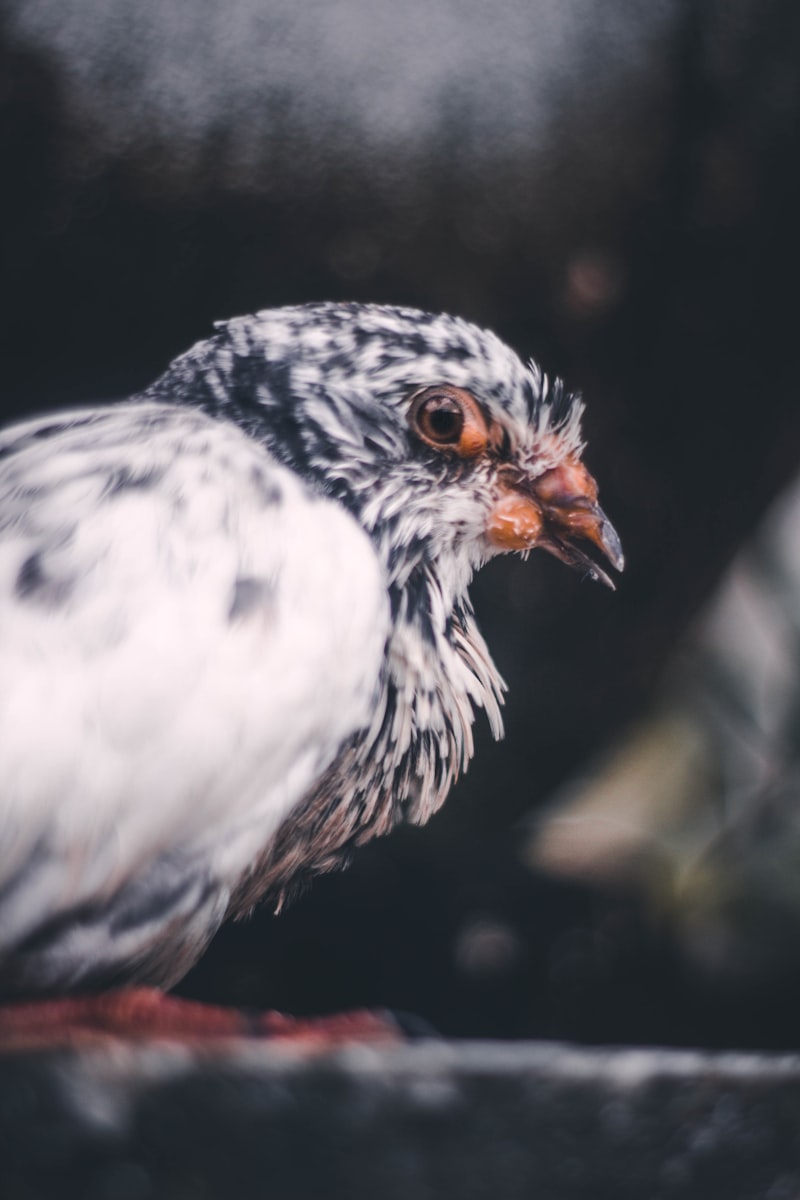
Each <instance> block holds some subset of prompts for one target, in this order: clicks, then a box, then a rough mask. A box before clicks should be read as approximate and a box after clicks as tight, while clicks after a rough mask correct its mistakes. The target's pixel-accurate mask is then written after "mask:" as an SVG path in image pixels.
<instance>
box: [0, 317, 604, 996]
mask: <svg viewBox="0 0 800 1200" xmlns="http://www.w3.org/2000/svg"><path fill="white" fill-rule="evenodd" d="M581 412H582V402H581V400H580V398H579V397H578V396H577V395H575V394H570V393H569V392H568V391H567V390H566V389H565V388H564V386H563V385H562V383H561V382H560V381H556V382H553V383H550V382H549V381H548V379H547V377H546V376H545V375H544V374H543V373H542V371H541V370H540V369H539V367H538V366H537V365H536V364H535V363H533V362H531V363H529V364H525V363H523V362H522V361H521V360H520V359H519V358H518V357H517V355H516V354H515V353H514V352H513V351H512V350H510V349H509V348H508V347H507V346H506V345H505V344H504V343H503V342H501V341H500V340H499V339H498V338H497V337H496V336H495V335H494V334H492V333H490V332H487V331H485V330H482V329H480V328H477V327H476V326H474V325H472V324H470V323H468V322H466V321H464V320H462V319H459V318H455V317H451V316H448V315H435V314H429V313H424V312H420V311H417V310H415V309H411V308H403V307H388V306H378V305H357V304H340V303H317V304H305V305H299V306H293V307H284V308H277V309H272V310H265V311H262V312H259V313H257V314H255V315H250V316H244V317H238V318H234V319H232V320H228V321H225V322H220V323H218V324H217V325H216V326H215V327H214V332H213V335H212V336H211V337H210V338H208V339H207V340H205V341H201V342H199V343H198V344H197V345H195V346H194V347H193V348H192V349H190V350H188V351H187V352H186V353H184V354H183V355H181V356H180V357H178V358H177V359H175V360H174V361H173V362H172V363H171V364H170V365H169V366H168V368H167V369H166V371H165V373H164V374H163V375H162V376H161V377H160V378H159V379H158V380H157V381H156V382H155V383H154V384H153V385H152V386H150V387H149V388H147V389H146V390H144V391H143V392H141V393H139V394H137V395H135V396H133V397H131V398H129V399H126V400H124V401H119V402H116V403H113V404H109V405H97V406H92V407H85V408H79V409H74V410H69V411H62V412H59V413H56V414H55V415H52V414H51V415H47V416H40V417H35V418H33V419H29V420H27V421H24V422H22V423H18V424H16V425H12V426H11V427H10V428H7V429H6V430H5V431H4V432H2V433H1V434H0V663H2V688H0V771H1V774H0V780H1V783H0V789H1V790H0V846H1V847H2V855H1V856H0V994H1V995H2V996H3V998H4V999H8V998H9V997H10V998H12V999H16V998H25V999H26V1000H27V999H28V998H36V997H46V996H56V997H58V996H70V995H73V994H76V993H77V994H80V993H98V992H103V991H104V990H106V989H113V988H118V987H124V986H136V985H146V986H148V987H155V988H158V989H169V988H170V987H172V986H173V985H174V984H175V983H176V982H177V981H178V980H180V979H181V977H182V976H183V975H185V973H186V972H187V971H188V970H189V968H190V967H191V966H192V965H193V964H194V963H195V962H196V961H197V959H198V958H199V957H200V956H201V955H202V953H203V951H204V949H205V948H206V946H207V945H208V942H209V941H210V939H211V938H212V936H213V935H214V934H215V932H216V931H217V930H218V928H219V927H220V925H221V924H222V923H223V922H224V921H225V920H227V919H229V918H236V917H241V916H243V915H245V914H247V913H249V912H250V911H251V910H252V908H253V906H254V905H255V904H256V903H257V902H258V901H260V900H262V899H263V898H271V900H272V902H273V903H274V905H275V907H276V908H278V909H279V908H280V907H281V906H282V904H283V903H284V902H285V900H286V899H287V897H289V896H291V895H292V893H293V892H294V891H295V890H296V889H297V888H298V887H300V886H302V885H303V884H304V882H305V881H307V880H308V879H310V878H311V877H313V876H314V875H316V874H319V873H320V872H325V871H329V870H331V869H333V868H334V867H338V866H341V865H344V864H345V863H346V862H347V860H348V859H349V857H350V856H351V855H352V853H353V851H354V850H355V848H356V847H358V846H360V845H362V844H363V843H365V842H367V841H369V840H370V839H371V838H374V837H376V836H379V835H382V834H385V833H387V832H388V831H389V830H390V829H392V827H393V826H395V825H396V824H397V823H398V822H400V821H410V822H414V823H423V822H425V821H427V819H428V818H429V817H430V816H431V814H432V813H434V812H435V811H436V810H437V809H438V808H439V806H440V805H441V804H442V802H443V801H444V799H445V796H446V795H447V793H448V791H449V789H450V787H451V785H452V784H453V782H454V781H455V780H456V778H457V777H458V776H459V774H460V773H461V772H462V771H463V770H464V769H465V768H466V766H467V763H468V762H469V759H470V757H471V755H472V752H473V737H472V724H473V720H474V717H475V713H476V710H479V709H483V710H484V712H485V714H486V716H487V717H488V721H489V724H490V726H491V729H492V732H493V734H494V735H495V736H496V737H499V736H501V733H502V721H501V713H500V706H501V702H502V699H503V692H504V684H503V682H502V680H501V678H500V675H499V673H498V671H497V669H496V668H495V666H494V664H493V662H492V659H491V657H490V655H489V651H488V649H487V647H486V644H485V642H484V641H483V639H482V637H481V635H480V633H479V631H478V628H477V626H476V622H475V617H474V614H473V609H472V607H471V604H470V600H469V595H468V587H469V583H470V580H471V577H472V574H473V572H474V571H475V570H476V569H477V568H479V567H480V566H481V565H482V564H483V563H485V562H486V561H487V560H488V559H490V558H491V557H492V556H494V555H496V554H498V553H503V552H521V553H522V554H527V552H528V551H529V550H531V549H533V548H534V547H539V548H541V549H544V550H545V551H547V552H549V553H551V554H553V555H555V556H556V557H557V558H559V559H561V560H562V561H564V562H565V563H567V564H569V565H570V566H572V567H575V568H577V569H578V570H580V571H581V572H582V573H583V574H584V575H586V576H589V577H591V578H593V579H595V580H600V581H602V582H606V583H609V584H611V579H610V578H609V576H608V575H607V574H606V572H605V571H604V569H603V567H602V566H601V565H600V564H599V563H598V561H597V558H598V557H602V558H604V559H605V560H607V562H608V563H610V564H611V567H613V568H614V569H616V570H621V569H622V567H623V555H622V550H621V546H620V541H619V538H618V536H617V534H616V532H615V531H614V528H613V526H612V525H611V523H610V522H609V520H608V519H607V518H606V516H605V514H604V513H603V511H602V509H601V508H600V507H599V505H598V501H597V487H596V484H595V482H594V480H593V478H592V476H591V475H590V474H589V472H588V471H587V469H586V467H585V466H584V465H583V464H582V462H581V455H582V452H583V448H584V447H583V441H582V437H581V424H580V423H581ZM595 551H599V554H597V553H595ZM593 555H594V556H593Z"/></svg>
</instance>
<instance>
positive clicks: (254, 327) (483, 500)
mask: <svg viewBox="0 0 800 1200" xmlns="http://www.w3.org/2000/svg"><path fill="white" fill-rule="evenodd" d="M195 363H196V364H197V366H198V367H201V368H202V369H201V370H198V371H197V373H196V374H195V372H194V370H193V369H192V368H193V366H194V364H195ZM176 372H177V374H178V376H180V374H181V372H183V373H184V375H186V376H187V378H186V379H184V381H183V382H184V385H185V386H184V390H185V391H187V392H191V394H192V399H193V400H194V402H198V401H199V402H200V403H202V404H203V406H204V407H206V408H207V409H209V410H211V411H214V412H216V413H219V414H221V415H228V416H233V417H234V418H235V419H236V420H237V421H238V422H239V423H240V424H242V425H244V426H245V427H246V428H247V429H248V431H249V432H251V433H252V434H253V435H254V436H256V437H258V438H259V439H260V440H262V441H264V442H265V443H266V444H267V445H268V447H269V449H270V450H271V451H272V453H274V454H275V455H276V457H278V458H279V459H281V461H283V462H285V463H287V464H288V465H290V466H291V467H293V468H294V469H295V470H297V471H298V472H299V473H300V474H301V475H303V476H304V477H305V478H306V479H308V480H309V482H311V483H312V484H313V485H314V486H315V487H317V488H319V489H321V490H322V491H324V492H325V493H326V494H328V495H332V496H335V497H337V498H338V499H339V500H341V501H342V503H344V504H345V505H346V506H347V507H348V508H349V509H350V510H351V511H352V512H353V513H354V515H355V516H356V517H357V518H358V520H359V521H360V522H361V524H362V525H363V526H364V528H365V529H366V530H367V531H368V532H369V533H370V535H371V536H372V537H373V539H374V541H375V543H376V545H377V547H378V549H379V552H380V553H381V554H382V556H383V558H384V560H385V562H386V564H387V568H388V570H389V574H390V577H391V578H392V579H393V580H394V581H396V582H397V583H399V584H400V585H402V584H403V582H404V578H407V577H408V575H409V574H410V573H411V571H413V569H414V568H415V567H416V566H417V565H418V564H419V563H420V562H422V563H424V564H426V565H429V566H431V567H433V568H434V569H435V570H436V571H437V574H439V575H442V574H444V575H447V576H449V577H450V582H451V588H448V590H451V589H452V592H454V593H458V592H461V591H463V588H464V587H465V586H466V583H467V582H468V580H469V577H470V575H471V573H472V571H473V570H474V569H475V567H477V566H479V565H480V564H481V563H482V562H484V561H485V560H486V559H487V558H489V557H491V556H493V555H494V554H497V553H501V552H503V551H521V552H523V553H524V552H527V551H529V550H532V549H535V548H541V549H544V550H547V551H548V552H549V553H551V554H554V555H556V556H557V557H558V558H560V559H561V560H562V561H564V562H566V563H568V564H569V565H570V566H573V567H577V568H578V569H580V570H582V571H583V572H584V573H585V574H587V575H589V576H590V577H591V578H593V579H597V580H601V581H603V582H605V583H607V584H609V585H610V586H613V584H612V583H611V580H610V579H609V576H608V575H607V574H606V572H605V571H604V570H603V569H602V567H601V566H599V565H598V563H597V562H596V561H595V559H594V558H592V557H591V556H590V553H589V551H590V550H592V549H594V551H599V552H600V555H602V556H604V557H605V558H606V559H607V560H609V562H610V563H611V565H612V566H613V567H615V568H616V569H617V570H621V569H622V566H623V557H622V549H621V546H620V542H619V538H618V537H617V534H616V533H615V531H614V529H613V527H612V525H611V524H610V522H609V521H608V519H607V518H606V516H605V514H604V513H603V511H602V509H601V508H600V506H599V504H598V501H597V487H596V484H595V482H594V480H593V478H592V476H591V475H590V474H589V472H588V471H587V469H586V468H585V467H584V466H583V464H582V462H581V453H582V450H583V443H582V440H581V432H580V418H581V413H582V409H583V406H582V404H581V401H580V399H579V398H578V397H577V396H575V395H570V394H569V393H567V392H566V391H565V390H564V388H563V387H562V385H561V383H560V381H556V382H555V383H553V384H549V383H548V380H547V377H546V376H545V375H543V374H542V372H541V370H540V369H539V367H538V366H536V364H535V363H533V362H531V363H530V364H529V365H527V366H526V365H525V364H524V363H523V362H521V361H520V359H519V358H518V357H517V355H516V354H514V352H513V351H512V350H510V349H509V348H508V347H507V346H506V345H504V343H503V342H501V341H500V340H499V339H498V338H497V337H496V336H495V335H494V334H492V333H489V332H487V331H485V330H482V329H479V328H477V327H476V326H474V325H471V324H469V323H468V322H466V321H463V320H460V319H458V318H454V317H450V316H447V315H431V314H428V313H424V312H419V311H417V310H415V309H408V308H395V307H382V306H378V305H356V304H328V303H324V304H311V305H303V306H299V307H291V308H281V309H271V310H266V311H264V312H262V313H258V314H256V315H255V316H252V317H241V318H236V319H234V320H232V321H228V322H225V323H224V324H221V325H220V326H218V330H217V334H216V336H215V337H214V338H212V339H211V340H210V341H208V342H205V343H201V345H200V346H198V347H195V349H194V350H192V351H189V353H188V354H187V355H184V356H183V358H181V359H178V360H177V361H176V363H174V364H173V367H172V368H171V371H170V372H168V374H167V376H166V377H165V380H168V379H169V378H170V376H172V377H173V380H174V377H175V373H176ZM189 375H194V376H195V377H194V379H193V380H190V379H189V378H188V376H189ZM161 382H163V381H161ZM178 382H180V380H178ZM199 386H201V387H202V391H201V392H200V393H198V387H199Z"/></svg>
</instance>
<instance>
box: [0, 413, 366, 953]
mask: <svg viewBox="0 0 800 1200" xmlns="http://www.w3.org/2000/svg"><path fill="white" fill-rule="evenodd" d="M388 619H389V618H388V609H387V601H386V595H385V587H384V584H383V580H382V576H381V572H380V568H379V565H378V561H377V558H376V556H375V554H374V552H373V550H372V547H371V544H370V543H369V541H368V539H367V537H366V535H365V534H364V533H363V532H362V531H361V530H360V528H359V527H358V526H357V525H356V523H355V521H354V520H353V519H352V518H351V517H350V516H349V515H348V514H347V513H346V512H345V510H344V509H343V508H342V507H341V506H340V505H338V504H336V503H335V502H333V501H330V500H327V499H324V498H320V497H317V496H315V495H313V494H312V493H311V492H310V491H309V490H308V489H307V488H306V487H305V485H303V484H302V483H301V482H300V481H299V480H298V479H297V478H296V477H295V476H294V475H293V474H292V473H291V472H290V471H288V470H287V469H285V468H284V467H282V466H280V465H278V464H277V463H276V462H275V461H274V460H273V459H272V458H271V457H270V456H269V455H268V454H267V453H266V452H265V451H264V450H263V449H262V448H261V447H259V446H258V445H257V444H256V443H255V442H254V441H252V440H251V439H249V438H248V437H246V436H245V435H244V434H243V433H241V432H240V431H239V430H238V429H237V428H236V427H235V426H233V425H232V424H229V423H226V422H218V421H213V420H211V419H210V418H208V417H206V416H204V415H203V414H202V413H199V412H196V411H194V410H191V409H182V408H176V407H171V406H161V405H152V404H141V403H126V404H122V405H119V406H116V407H111V408H107V409H94V410H84V411H78V412H73V413H69V414H66V415H59V416H56V417H51V418H47V419H40V420H35V421H32V422H28V423H25V424H22V425H18V426H15V427H13V428H12V429H10V430H8V431H7V432H6V433H4V434H2V435H0V678H1V679H2V682H1V683H0V894H1V892H2V888H3V885H5V887H6V891H7V893H8V894H16V895H18V896H19V895H20V894H21V893H20V889H19V886H18V884H19V879H20V877H22V876H25V874H26V872H28V874H29V875H30V878H31V884H32V888H33V891H31V890H30V889H27V896H26V898H24V902H21V903H20V904H18V905H17V906H16V907H17V909H18V910H19V911H18V912H17V913H16V915H15V916H14V918H13V919H11V912H10V909H9V908H8V907H7V908H6V909H5V910H3V909H2V907H1V905H2V901H0V927H1V932H0V944H1V943H2V941H3V940H6V944H8V942H7V939H8V938H11V940H12V941H13V940H14V938H15V937H16V939H17V940H18V939H19V937H20V936H22V935H24V933H25V928H24V926H25V924H26V922H27V921H28V920H29V918H30V919H31V920H32V919H33V916H34V912H38V914H39V917H41V915H42V913H43V912H44V913H46V912H48V911H52V912H58V911H60V910H66V909H67V908H70V909H73V910H74V908H75V906H76V905H80V904H81V903H82V902H96V901H97V898H98V897H101V898H102V897H104V896H109V895H111V894H113V893H114V892H115V890H116V889H118V888H119V887H120V886H122V885H124V883H125V881H126V880H129V879H131V878H132V877H134V876H135V875H136V873H137V871H141V870H143V869H145V868H146V867H147V865H148V863H151V862H153V861H154V860H156V859H158V857H159V856H163V855H164V854H165V853H167V852H169V851H172V850H173V849H181V848H185V849H186V848H188V850H192V851H196V852H197V853H200V854H202V855H203V856H204V858H205V861H206V866H208V867H211V868H212V873H213V875H214V877H215V878H216V879H218V880H221V881H223V882H225V881H228V882H231V881H235V880H236V879H237V877H238V875H239V874H240V873H241V871H243V870H244V869H245V868H246V866H247V865H248V864H249V863H250V862H252V860H253V858H254V857H255V856H256V855H257V853H258V851H259V850H260V849H261V848H262V847H263V846H264V845H265V843H266V842H267V841H268V840H269V838H270V836H271V834H272V833H273V831H274V830H275V828H276V827H277V825H278V823H279V822H280V820H281V819H282V817H283V816H284V815H285V814H286V813H287V812H288V811H289V809H291V807H292V805H293V804H295V803H296V802H297V801H298V800H299V799H300V798H301V797H302V795H303V794H304V793H305V792H306V790H307V789H308V788H309V786H310V785H311V783H312V782H313V781H314V780H315V779H316V778H317V777H318V776H319V775H320V773H321V772H322V771H323V770H324V769H325V767H326V766H327V765H328V764H329V763H330V762H331V761H332V759H333V758H334V756H335V754H336V752H337V749H338V747H339V746H340V745H341V743H342V741H343V740H344V739H345V738H347V737H348V736H349V735H351V734H352V733H353V732H355V731H356V730H357V729H358V728H360V727H361V726H362V725H364V724H366V723H367V722H368V718H369V710H370V705H371V701H372V697H373V694H374V690H375V687H376V684H377V680H378V676H379V671H380V664H381V662H382V656H383V652H384V645H385V639H386V635H387V631H388ZM36 864H38V867H37V869H36V870H35V871H34V866H35V865H36ZM34 876H35V879H34ZM20 914H22V915H20ZM20 922H21V924H20Z"/></svg>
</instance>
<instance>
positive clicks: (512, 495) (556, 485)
mask: <svg viewBox="0 0 800 1200" xmlns="http://www.w3.org/2000/svg"><path fill="white" fill-rule="evenodd" d="M487 534H488V537H489V540H490V542H492V544H493V545H495V546H498V547H499V548H500V549H502V550H532V549H534V548H535V547H538V548H540V549H542V550H547V552H548V553H549V554H554V555H555V556H556V558H560V559H561V561H562V562H565V563H567V564H568V565H569V566H571V567H576V568H577V569H578V570H582V571H585V572H586V574H587V575H588V576H589V577H590V578H591V579H596V580H597V581H598V582H599V583H604V584H606V586H607V587H610V588H612V589H613V588H614V584H613V582H612V580H611V579H610V578H609V576H608V575H607V574H606V573H605V571H604V570H603V569H602V568H601V567H599V566H598V565H597V563H596V562H595V561H594V559H592V558H590V557H589V555H588V554H587V553H586V551H585V550H583V549H582V548H581V547H580V545H576V542H579V543H580V542H589V543H591V544H592V545H593V546H595V547H596V548H597V549H598V550H599V551H600V552H601V553H602V554H603V555H604V556H605V557H606V558H607V559H608V561H609V562H610V563H611V565H612V567H614V568H615V570H617V571H621V570H622V569H623V568H624V566H625V558H624V555H623V553H622V545H621V544H620V540H619V537H618V536H617V532H616V530H615V529H614V526H613V525H612V524H611V522H610V521H609V519H608V517H607V516H606V514H605V513H604V512H603V510H602V508H601V507H600V505H599V504H598V503H597V484H596V483H595V481H594V479H593V478H592V476H591V475H590V474H589V472H588V471H587V470H586V467H584V465H583V463H581V462H579V461H578V460H577V459H575V458H568V459H566V460H565V461H564V462H562V463H560V464H559V465H558V466H557V467H554V468H553V469H552V470H550V471H546V472H545V473H544V475H540V476H539V478H538V479H535V480H533V481H532V482H531V481H528V480H526V479H524V478H520V477H514V478H511V477H509V478H508V479H506V480H504V481H503V483H502V484H501V488H500V494H499V496H498V498H497V500H496V501H495V504H494V507H493V509H492V512H491V513H490V516H489V523H488V527H487Z"/></svg>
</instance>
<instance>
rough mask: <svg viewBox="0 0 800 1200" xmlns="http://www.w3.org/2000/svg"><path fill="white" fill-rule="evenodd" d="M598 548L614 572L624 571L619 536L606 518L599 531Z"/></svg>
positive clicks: (623, 557) (623, 558)
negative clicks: (600, 548)
mask: <svg viewBox="0 0 800 1200" xmlns="http://www.w3.org/2000/svg"><path fill="white" fill-rule="evenodd" d="M600 546H601V547H602V550H603V552H604V554H605V555H606V558H607V559H608V561H609V562H610V563H611V565H612V567H613V568H614V570H615V571H624V570H625V555H624V553H623V550H622V542H621V541H620V540H619V534H618V533H617V531H616V529H615V528H614V526H613V525H612V524H611V522H610V521H609V520H608V518H607V517H604V519H603V524H602V528H601V531H600Z"/></svg>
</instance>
